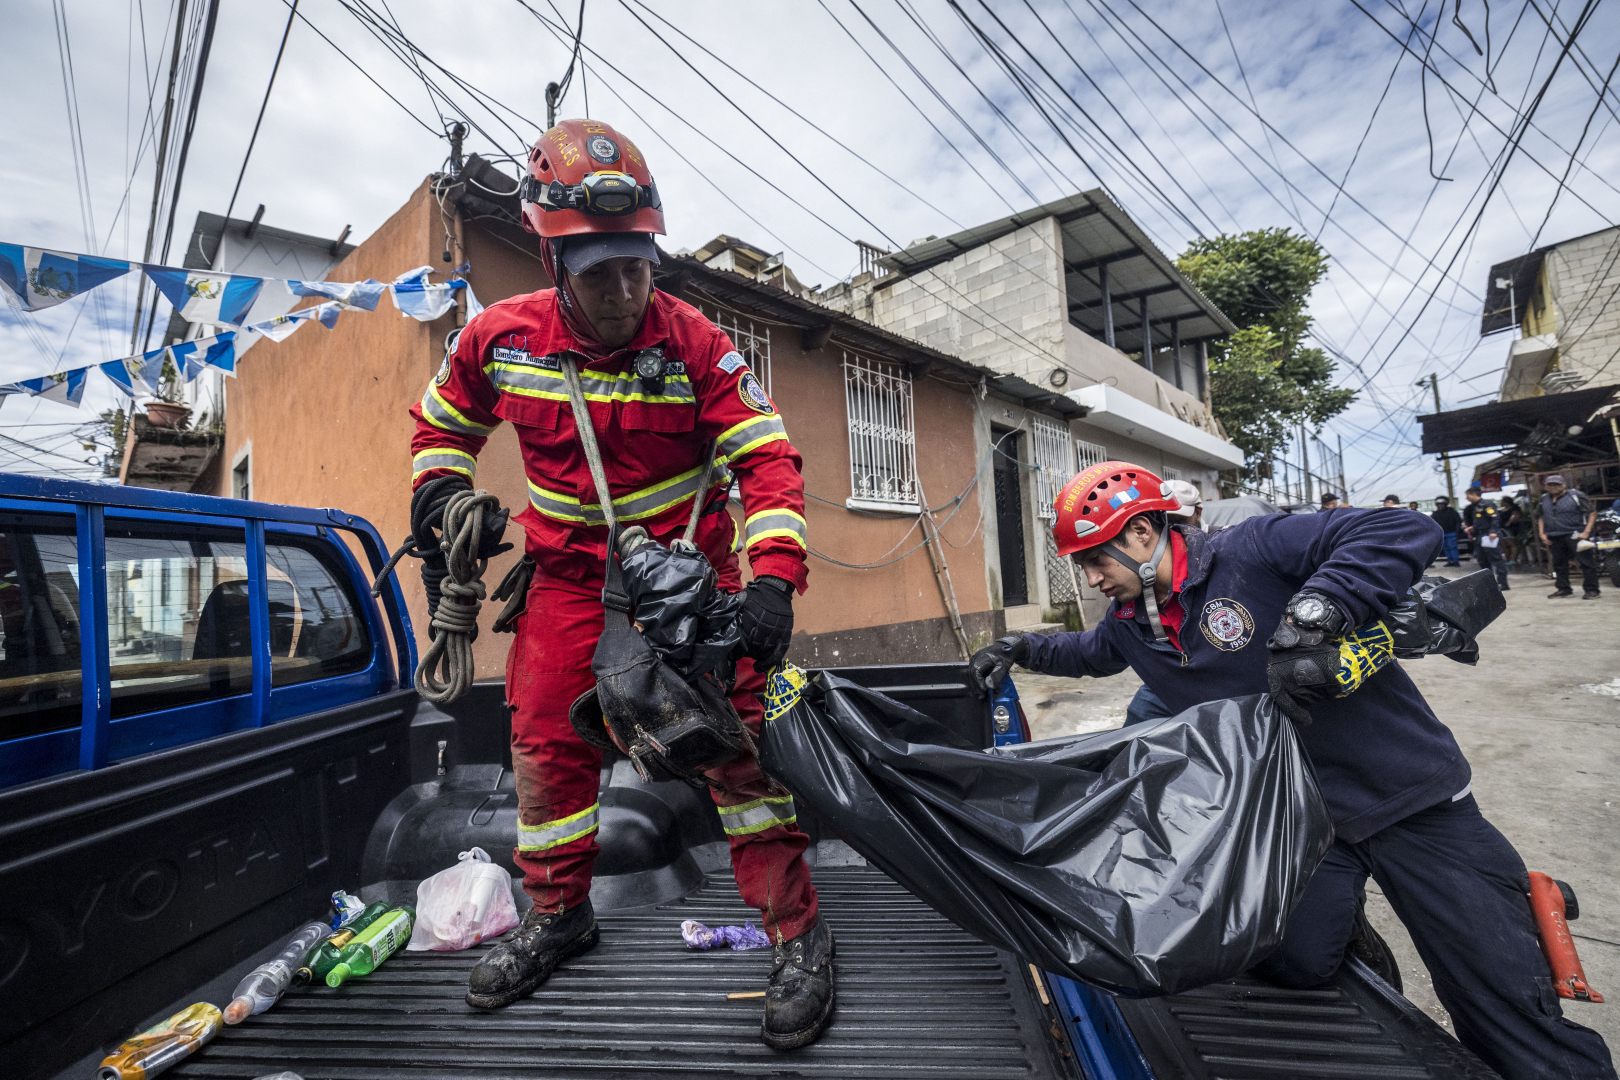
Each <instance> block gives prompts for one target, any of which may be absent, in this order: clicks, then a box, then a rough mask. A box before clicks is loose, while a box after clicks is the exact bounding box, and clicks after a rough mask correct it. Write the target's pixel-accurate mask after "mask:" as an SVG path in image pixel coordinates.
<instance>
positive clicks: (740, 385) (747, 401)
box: [737, 371, 776, 416]
mask: <svg viewBox="0 0 1620 1080" xmlns="http://www.w3.org/2000/svg"><path fill="white" fill-rule="evenodd" d="M737 396H738V397H740V398H742V403H743V404H744V405H746V406H748V407H749V408H750V409H753V410H754V411H755V412H757V413H764V414H765V415H766V416H770V415H771V414H772V413H774V412H776V406H775V405H772V404H771V399H770V397H769V395H767V394H766V393H765V388H764V387H763V386H761V385H759V380H758V379H757V378H755V377H754V373H753V372H752V371H749V372H746V373H744V375H743V377H742V378H741V379H738V380H737Z"/></svg>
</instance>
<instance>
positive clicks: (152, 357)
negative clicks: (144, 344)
mask: <svg viewBox="0 0 1620 1080" xmlns="http://www.w3.org/2000/svg"><path fill="white" fill-rule="evenodd" d="M168 355H169V350H168V349H166V348H165V349H153V350H152V351H151V352H147V353H142V354H141V357H140V361H141V362H140V367H139V371H140V376H141V382H143V383H145V384H146V392H147V393H148V394H155V393H157V392H158V387H159V386H161V385H162V383H163V361H164V358H165V357H167V356H168Z"/></svg>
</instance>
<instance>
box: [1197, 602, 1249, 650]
mask: <svg viewBox="0 0 1620 1080" xmlns="http://www.w3.org/2000/svg"><path fill="white" fill-rule="evenodd" d="M1199 627H1200V628H1201V629H1202V630H1203V631H1204V636H1205V637H1206V638H1208V639H1209V643H1210V644H1211V645H1213V646H1215V647H1216V648H1217V649H1220V650H1221V651H1222V652H1237V651H1238V650H1239V649H1241V648H1243V647H1244V646H1245V645H1247V644H1248V643H1249V642H1251V641H1253V640H1254V619H1253V617H1252V616H1250V615H1249V611H1248V609H1247V608H1245V607H1244V606H1243V605H1242V604H1240V603H1238V602H1237V601H1236V600H1228V599H1227V598H1226V597H1224V596H1223V597H1219V598H1217V599H1214V600H1211V601H1210V602H1209V603H1207V604H1205V605H1204V610H1203V612H1202V614H1201V615H1200V617H1199Z"/></svg>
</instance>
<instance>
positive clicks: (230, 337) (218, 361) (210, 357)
mask: <svg viewBox="0 0 1620 1080" xmlns="http://www.w3.org/2000/svg"><path fill="white" fill-rule="evenodd" d="M199 344H200V343H199ZM197 359H198V360H199V361H200V363H201V364H202V366H203V367H212V368H218V369H219V370H221V371H223V372H225V373H226V374H227V375H232V376H234V375H235V374H236V332H235V331H234V330H228V331H226V332H225V333H223V334H217V335H215V336H214V338H213V341H212V343H211V344H210V345H209V346H208V347H207V349H206V350H204V351H203V353H202V355H201V356H200V357H197Z"/></svg>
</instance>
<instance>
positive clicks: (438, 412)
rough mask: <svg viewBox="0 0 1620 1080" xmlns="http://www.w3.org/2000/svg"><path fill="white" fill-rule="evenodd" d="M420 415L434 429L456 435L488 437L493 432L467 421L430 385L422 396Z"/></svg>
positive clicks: (482, 425)
mask: <svg viewBox="0 0 1620 1080" xmlns="http://www.w3.org/2000/svg"><path fill="white" fill-rule="evenodd" d="M422 415H423V416H425V417H426V418H427V422H428V423H430V424H432V425H433V426H434V427H436V428H440V429H442V430H444V431H449V432H453V433H454V434H457V435H488V434H489V433H490V432H492V431H494V430H495V429H494V428H492V427H488V426H486V425H484V424H475V423H473V422H472V421H471V420H469V419H467V418H466V417H465V416H463V415H462V414H461V411H460V410H459V409H457V408H456V407H455V406H454V405H452V404H450V403H449V402H448V401H446V400H444V395H443V394H441V393H439V388H438V387H437V386H434V385H432V384H431V383H430V384H428V388H427V393H425V394H423V395H422Z"/></svg>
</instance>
